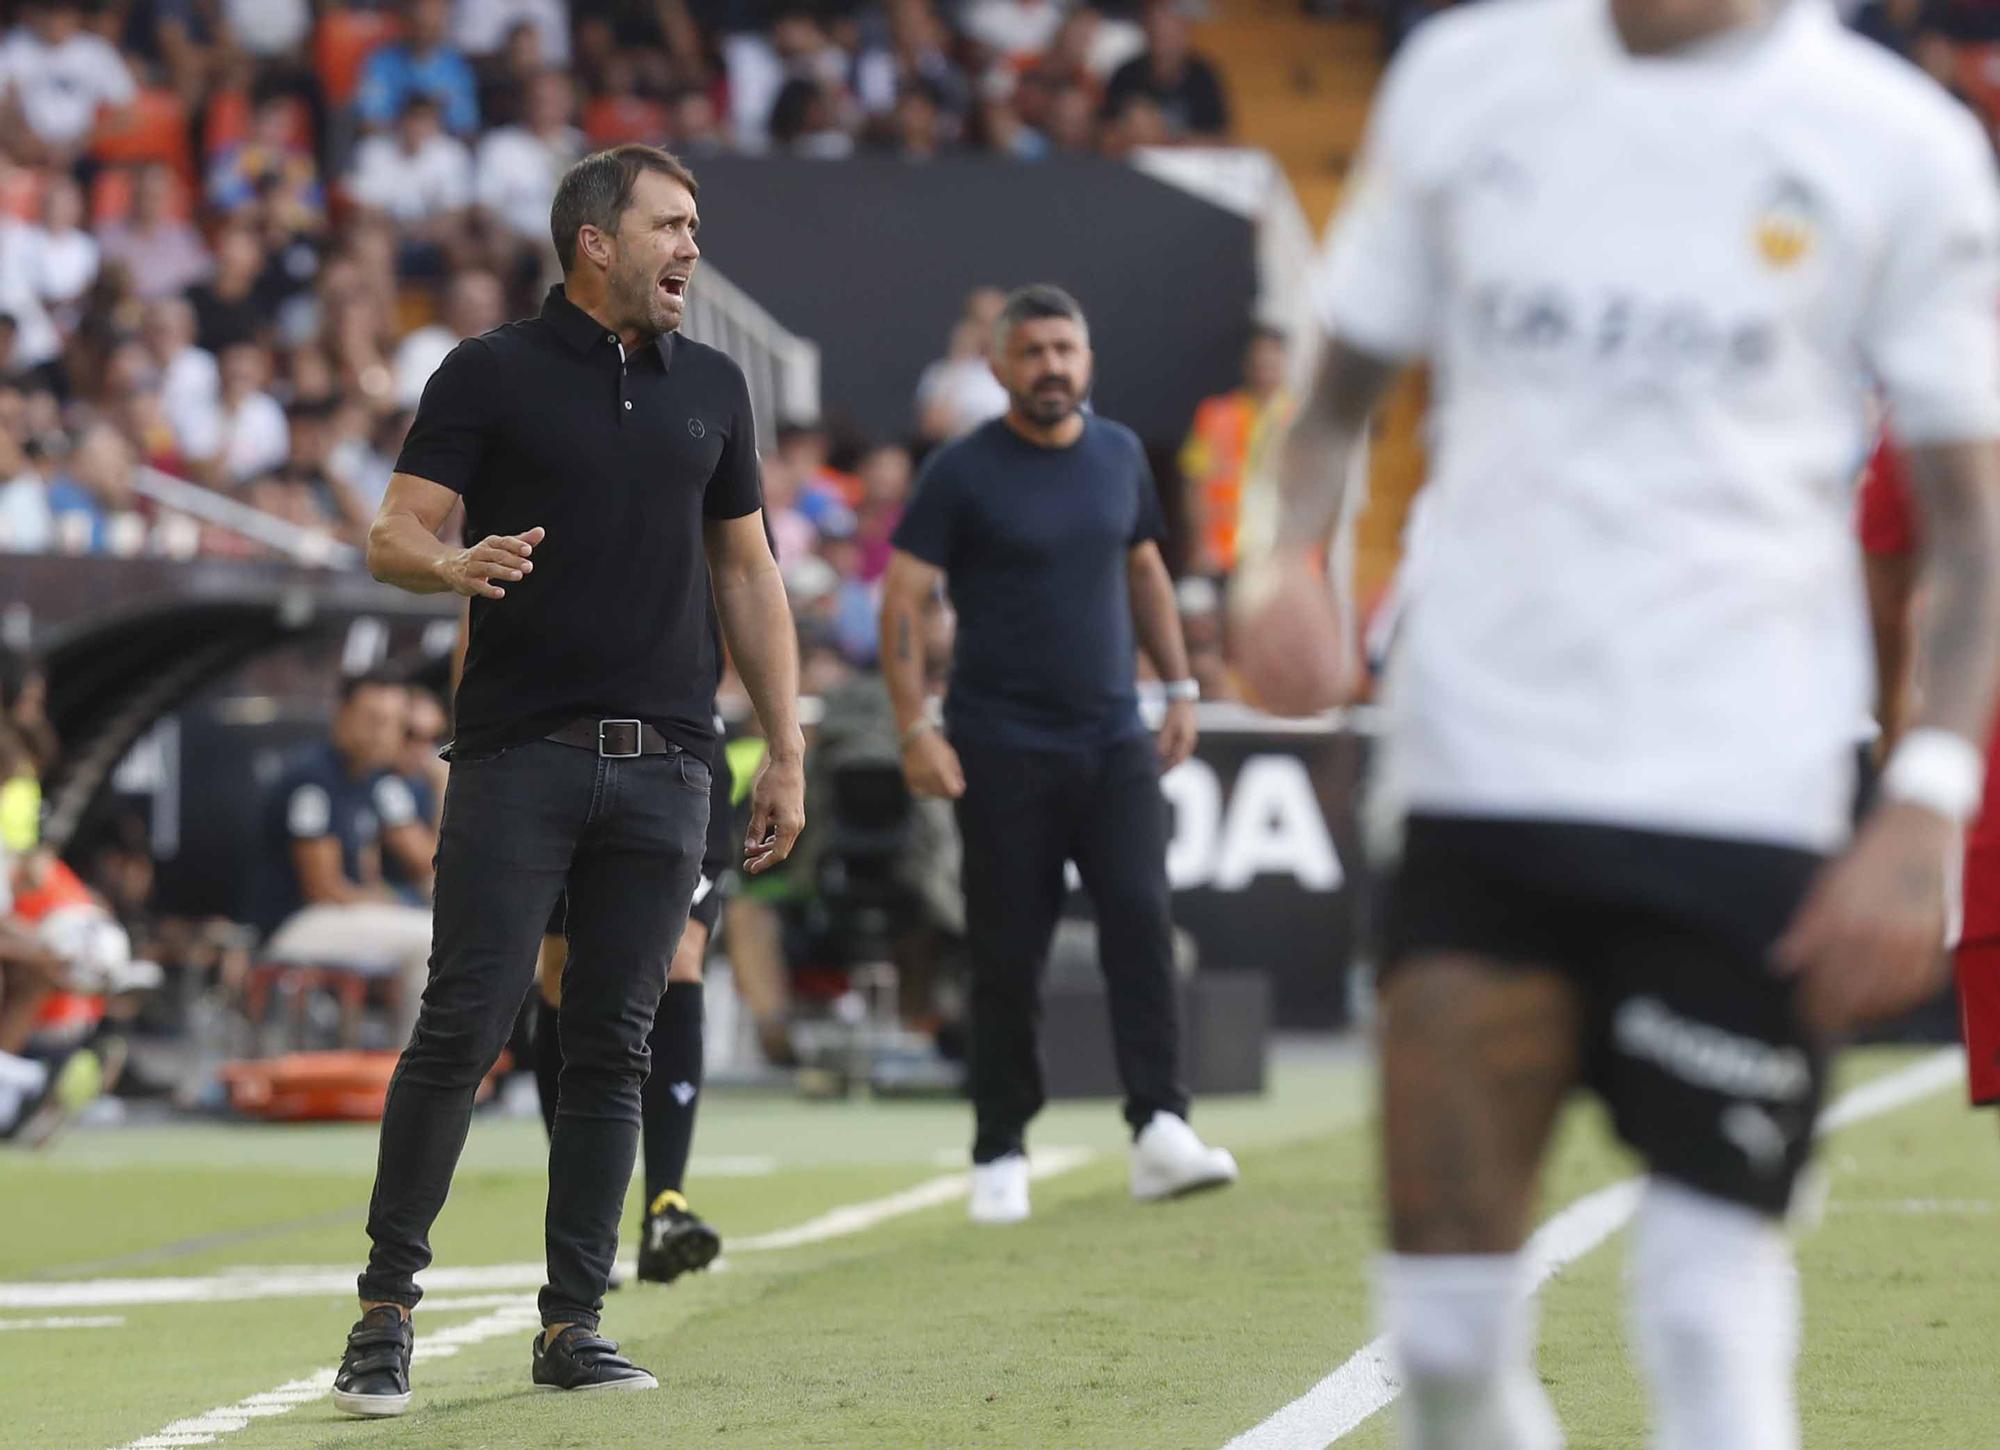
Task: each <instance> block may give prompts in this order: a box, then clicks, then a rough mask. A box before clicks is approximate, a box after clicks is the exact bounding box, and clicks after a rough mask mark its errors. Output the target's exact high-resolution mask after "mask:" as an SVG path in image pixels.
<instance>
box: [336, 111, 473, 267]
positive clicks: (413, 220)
mask: <svg viewBox="0 0 2000 1450" xmlns="http://www.w3.org/2000/svg"><path fill="white" fill-rule="evenodd" d="M347 186H348V191H349V192H350V193H351V194H352V196H353V198H354V200H355V201H356V202H357V203H359V204H360V205H361V206H364V207H366V208H368V209H369V210H370V211H371V212H374V213H375V214H377V215H378V216H381V217H383V218H385V219H386V220H388V221H389V222H391V223H393V224H394V226H395V227H396V229H397V230H398V231H399V232H400V233H401V234H402V236H403V239H404V242H405V244H406V245H405V254H404V255H405V259H406V263H407V260H408V256H409V247H408V244H409V243H412V242H415V243H419V244H422V245H423V246H424V247H425V248H427V249H433V250H435V249H447V248H450V247H452V246H453V245H455V244H456V243H458V242H459V241H460V240H461V239H462V237H463V235H464V231H465V213H466V208H467V207H469V206H470V205H471V204H472V154H471V153H470V152H469V151H467V150H466V149H465V143H464V142H463V141H460V140H459V139H458V138H457V137H456V136H453V135H450V134H449V133H448V132H446V131H445V129H444V126H443V123H442V120H441V113H440V111H439V108H438V103H437V102H436V101H434V100H432V99H430V98H429V97H428V96H421V95H420V96H416V97H413V98H412V99H411V100H410V102H409V104H408V105H407V106H405V107H404V109H403V113H402V115H401V116H399V117H398V118H397V120H396V129H395V131H394V133H393V134H385V135H379V136H370V137H367V138H366V139H365V140H363V141H362V143H361V145H360V146H359V147H357V148H356V149H355V153H354V170H353V172H352V174H351V175H350V176H349V177H348V183H347ZM402 270H409V267H408V265H404V266H403V268H402Z"/></svg>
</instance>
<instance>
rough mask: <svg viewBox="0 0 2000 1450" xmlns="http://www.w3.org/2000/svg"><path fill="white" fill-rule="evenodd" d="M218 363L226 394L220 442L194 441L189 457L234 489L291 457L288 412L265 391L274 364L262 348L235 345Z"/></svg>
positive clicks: (218, 413) (217, 438) (219, 424)
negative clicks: (286, 413) (286, 420)
mask: <svg viewBox="0 0 2000 1450" xmlns="http://www.w3.org/2000/svg"><path fill="white" fill-rule="evenodd" d="M217 363H218V365H219V368H220V371H221V377H222V389H221V397H220V406H219V407H218V408H217V410H216V417H217V428H216V432H215V436H214V438H213V439H200V438H197V439H193V440H190V448H189V456H190V457H191V458H193V459H196V460H199V461H201V462H202V463H203V464H204V465H205V467H204V471H205V472H206V473H207V474H208V475H209V476H210V477H211V478H213V479H215V480H217V481H218V482H220V483H222V484H224V485H227V486H232V487H233V486H235V485H239V484H243V483H247V482H249V480H251V479H253V478H255V477H256V476H257V475H258V474H261V473H268V472H269V471H270V470H271V469H274V468H276V467H277V466H278V465H279V464H281V463H283V462H284V461H285V458H286V457H287V455H288V454H289V453H290V452H291V431H290V429H289V428H287V426H286V424H285V410H284V409H283V408H282V407H280V406H279V405H278V400H277V399H276V398H274V397H272V396H271V395H270V393H269V392H267V391H265V390H266V388H268V387H269V385H270V381H271V358H270V354H269V353H268V352H267V351H266V350H265V349H264V348H263V346H262V345H260V344H258V343H255V342H238V343H232V344H231V345H230V346H228V347H226V348H224V349H223V350H222V352H221V355H220V356H219V357H218V358H217ZM203 443H206V444H207V445H208V446H207V447H206V448H203V447H201V446H200V445H201V444H203Z"/></svg>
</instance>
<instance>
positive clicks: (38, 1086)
mask: <svg viewBox="0 0 2000 1450" xmlns="http://www.w3.org/2000/svg"><path fill="white" fill-rule="evenodd" d="M48 1080H49V1069H48V1064H47V1063H42V1062H35V1061H33V1060H32V1059H30V1058H26V1057H16V1056H14V1054H13V1053H11V1052H0V1086H6V1087H11V1088H17V1089H19V1090H20V1091H21V1092H23V1093H38V1092H40V1091H41V1090H42V1088H43V1087H44V1086H46V1085H47V1083H48Z"/></svg>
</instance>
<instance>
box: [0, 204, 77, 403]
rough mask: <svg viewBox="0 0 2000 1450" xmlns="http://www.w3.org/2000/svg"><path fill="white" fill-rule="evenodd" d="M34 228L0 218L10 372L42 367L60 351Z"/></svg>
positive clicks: (0, 299)
mask: <svg viewBox="0 0 2000 1450" xmlns="http://www.w3.org/2000/svg"><path fill="white" fill-rule="evenodd" d="M35 232H36V229H35V228H34V227H31V226H29V225H27V224H26V223H25V222H17V221H12V220H7V219H0V315H5V316H7V317H11V318H12V319H13V320H14V328H15V332H14V348H13V352H12V354H11V355H10V356H9V357H8V358H7V360H6V361H7V370H8V371H10V372H25V371H27V370H29V369H31V368H38V367H41V366H42V365H43V364H45V363H51V362H54V361H55V360H56V358H57V356H58V355H59V354H60V353H61V352H62V334H61V333H59V332H58V331H57V330H56V325H55V322H54V320H53V319H52V318H50V316H49V311H48V307H47V306H46V305H45V304H44V303H43V301H42V289H41V280H42V265H41V262H42V249H41V246H40V243H39V242H38V241H37V239H36V235H35Z"/></svg>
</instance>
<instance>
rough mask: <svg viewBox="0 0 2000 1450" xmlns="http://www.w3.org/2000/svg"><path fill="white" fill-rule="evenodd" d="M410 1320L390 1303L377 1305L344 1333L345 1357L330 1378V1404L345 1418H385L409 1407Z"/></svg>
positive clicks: (398, 1413)
mask: <svg viewBox="0 0 2000 1450" xmlns="http://www.w3.org/2000/svg"><path fill="white" fill-rule="evenodd" d="M412 1337H413V1336H412V1333H411V1329H410V1321H409V1320H408V1319H406V1318H404V1317H403V1314H402V1311H401V1310H399V1309H397V1308H396V1306H395V1305H393V1304H377V1305H376V1306H375V1307H374V1308H373V1309H370V1310H369V1311H368V1312H367V1313H366V1314H364V1315H362V1316H361V1322H360V1323H359V1324H357V1325H355V1326H354V1327H353V1328H352V1329H350V1330H348V1331H347V1353H346V1354H343V1355H342V1356H341V1357H340V1372H339V1373H338V1374H336V1375H335V1376H334V1377H333V1405H334V1408H335V1409H337V1410H341V1411H344V1412H345V1413H347V1414H350V1415H363V1416H367V1417H368V1418H370V1419H384V1418H386V1417H388V1416H390V1415H400V1414H402V1413H403V1411H405V1410H407V1409H409V1408H410V1341H411V1339H412Z"/></svg>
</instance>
